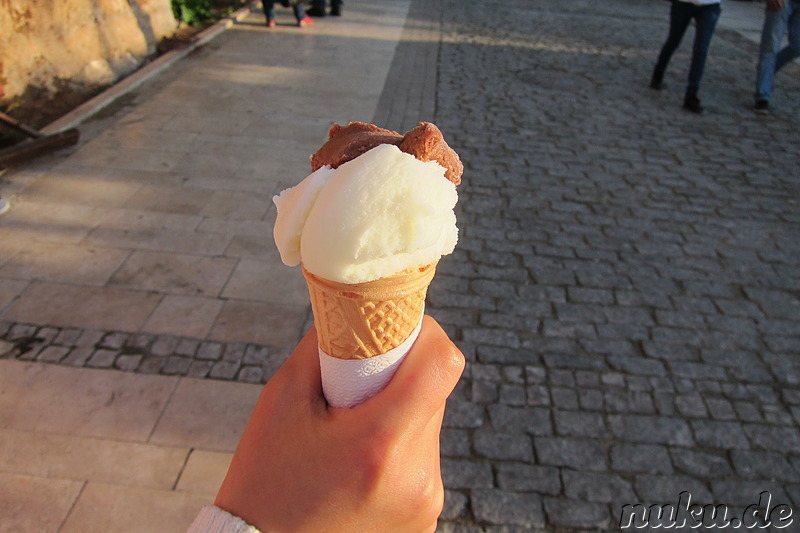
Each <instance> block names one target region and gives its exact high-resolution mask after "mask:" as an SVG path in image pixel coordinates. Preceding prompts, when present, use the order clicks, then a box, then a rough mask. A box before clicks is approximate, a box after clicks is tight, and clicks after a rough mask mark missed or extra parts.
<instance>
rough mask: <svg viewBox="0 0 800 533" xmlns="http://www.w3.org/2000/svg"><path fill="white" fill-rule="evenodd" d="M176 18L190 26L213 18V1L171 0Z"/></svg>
mask: <svg viewBox="0 0 800 533" xmlns="http://www.w3.org/2000/svg"><path fill="white" fill-rule="evenodd" d="M171 2H172V13H173V14H174V15H175V18H176V19H178V20H182V21H183V22H185V23H186V24H189V25H190V26H195V25H198V24H200V23H201V22H202V21H203V20H207V19H209V18H211V17H212V13H211V7H212V6H211V0H171Z"/></svg>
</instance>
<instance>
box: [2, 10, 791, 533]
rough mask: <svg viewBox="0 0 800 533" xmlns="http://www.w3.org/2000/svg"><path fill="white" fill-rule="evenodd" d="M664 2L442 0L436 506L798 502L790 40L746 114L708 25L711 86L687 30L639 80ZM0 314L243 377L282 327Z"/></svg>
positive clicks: (742, 89)
mask: <svg viewBox="0 0 800 533" xmlns="http://www.w3.org/2000/svg"><path fill="white" fill-rule="evenodd" d="M662 4H665V3H663V2H643V1H636V0H609V1H607V2H595V1H589V0H572V1H570V2H563V1H556V0H537V1H531V0H503V1H502V2H496V1H488V2H477V3H469V7H466V8H465V7H464V3H463V2H460V1H457V0H441V4H440V3H439V2H432V3H431V5H434V6H436V7H438V6H441V17H442V18H441V43H440V47H439V51H438V86H437V90H436V108H435V119H436V121H437V123H438V124H439V125H440V127H441V128H442V130H443V131H444V132H445V133H446V135H447V137H448V139H449V140H450V141H451V144H452V145H453V146H454V147H455V148H456V149H457V150H458V151H459V153H460V154H461V156H462V159H463V160H464V162H465V166H466V172H465V182H464V185H463V186H462V188H461V195H460V204H459V213H458V215H459V221H460V227H461V232H462V233H461V238H460V242H459V246H458V249H457V251H456V253H455V254H454V256H452V257H449V258H446V259H445V260H443V261H442V262H441V263H440V266H439V268H438V274H437V277H436V279H435V281H434V283H433V285H432V287H431V290H430V294H429V307H428V309H429V310H430V312H431V314H432V315H433V316H434V317H436V318H437V319H438V320H439V321H440V322H441V323H442V324H443V325H444V326H445V328H446V329H447V330H448V332H449V333H450V334H451V335H452V337H453V338H454V339H455V340H456V342H457V344H458V345H459V346H460V347H461V349H462V350H463V351H464V353H465V355H466V356H467V358H468V360H469V365H468V369H467V372H466V373H465V376H464V379H463V380H462V382H461V383H460V385H459V387H458V389H457V391H456V393H455V395H454V397H453V399H452V400H451V401H450V403H449V406H448V411H447V414H446V419H445V429H444V432H443V438H442V454H443V465H442V467H443V476H444V480H445V486H446V489H447V496H446V505H445V510H444V513H443V515H442V521H441V525H440V528H439V529H440V531H443V532H451V531H452V532H465V533H467V532H468V533H471V532H493V533H494V532H506V533H511V532H516V531H547V532H561V531H569V532H573V531H574V532H578V531H587V532H588V531H619V530H620V528H619V524H620V518H621V513H622V506H623V505H625V504H636V503H643V504H645V505H650V504H655V503H659V504H667V503H672V504H675V505H677V503H678V501H679V498H680V493H681V492H683V491H688V492H689V493H690V494H691V497H692V501H693V502H695V503H699V504H701V505H705V504H714V505H725V506H727V508H728V517H727V518H728V519H729V520H730V519H731V518H733V517H739V518H741V516H742V512H743V510H744V509H745V508H746V507H747V506H749V505H751V504H755V503H759V494H760V493H761V492H763V491H768V492H769V493H770V494H771V496H772V500H771V503H772V506H773V507H774V506H775V505H777V504H786V505H789V506H790V507H791V508H792V509H793V510H794V515H793V520H794V523H793V524H792V525H791V526H789V527H788V528H786V529H782V530H779V529H777V528H775V527H774V526H775V524H773V528H772V530H774V531H791V530H792V528H798V527H800V515H799V514H798V513H800V206H798V200H800V194H799V193H800V190H799V189H800V178H798V170H797V169H798V163H800V147H799V146H798V143H797V120H798V118H800V99H798V98H797V95H798V94H800V76H798V73H800V66H798V65H796V64H792V65H789V66H788V67H787V68H786V71H785V72H782V73H781V74H780V75H779V77H778V78H777V87H778V88H777V93H776V97H775V100H774V101H773V110H772V112H771V114H770V115H768V116H760V115H756V114H754V113H753V112H752V111H751V109H750V104H751V92H752V87H751V86H752V84H753V72H754V62H755V53H756V45H755V44H754V43H752V42H750V41H747V40H745V39H743V38H742V37H740V36H739V35H738V34H736V33H733V32H731V31H726V30H725V29H720V30H718V32H717V34H716V35H715V38H714V41H713V43H712V48H711V54H710V59H709V64H708V67H707V71H706V77H705V80H704V82H703V87H702V91H701V97H703V100H704V104H705V105H706V108H707V111H706V113H705V114H704V115H702V116H695V115H692V114H690V113H687V112H685V111H683V110H682V109H681V108H680V104H681V100H682V89H683V79H684V76H685V72H686V70H687V68H688V61H689V58H688V49H689V43H688V42H685V43H684V45H683V46H682V48H681V49H680V50H679V52H678V53H677V54H676V56H675V57H674V58H673V61H672V64H671V65H670V69H669V71H668V73H667V79H666V84H667V86H666V88H665V89H664V90H663V91H660V92H656V91H652V90H650V89H649V88H648V87H647V81H648V78H649V74H650V70H651V68H652V64H653V62H654V60H655V56H656V54H657V52H658V47H659V46H660V44H661V40H662V39H663V37H664V36H665V35H666V23H667V21H666V20H667V12H666V7H665V5H666V4H665V5H662ZM418 5H419V2H416V3H415V6H418ZM723 17H724V14H723ZM425 22H426V24H430V21H425ZM690 36H691V30H690V33H689V35H688V36H687V41H689V40H690ZM388 85H389V84H387V86H388ZM0 338H2V339H5V340H4V341H0V356H5V357H16V358H28V359H38V360H43V361H58V362H61V363H62V364H76V365H85V366H96V367H114V368H120V369H123V370H131V371H138V372H160V373H166V374H181V375H192V376H197V377H212V378H219V379H238V380H241V381H251V382H259V381H264V380H266V379H267V378H268V377H269V375H271V372H272V371H273V370H274V368H275V367H276V366H277V365H278V364H280V362H281V361H282V360H283V358H284V357H285V354H286V352H287V350H288V349H289V347H286V346H278V347H271V346H257V345H248V344H223V343H213V342H208V341H199V340H194V339H188V338H187V339H184V338H177V337H172V336H157V335H136V334H126V333H120V332H107V331H87V330H71V329H68V328H52V327H51V328H48V327H36V326H30V325H25V324H11V323H5V324H0ZM761 503H764V502H761ZM750 509H751V510H752V509H753V508H750ZM778 518H779V517H778V515H777V514H775V513H773V515H772V519H773V520H774V521H777V520H778ZM718 523H719V522H718ZM734 524H735V522H734ZM644 530H647V528H645V529H644ZM653 530H655V531H657V529H653ZM765 530H769V529H765ZM794 530H795V531H797V530H799V529H794Z"/></svg>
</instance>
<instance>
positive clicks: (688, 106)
mask: <svg viewBox="0 0 800 533" xmlns="http://www.w3.org/2000/svg"><path fill="white" fill-rule="evenodd" d="M683 108H684V109H685V110H687V111H691V112H692V113H696V114H698V115H699V114H700V113H702V112H703V106H702V105H700V99H699V98H698V97H697V96H687V97H686V98H685V99H684V100H683Z"/></svg>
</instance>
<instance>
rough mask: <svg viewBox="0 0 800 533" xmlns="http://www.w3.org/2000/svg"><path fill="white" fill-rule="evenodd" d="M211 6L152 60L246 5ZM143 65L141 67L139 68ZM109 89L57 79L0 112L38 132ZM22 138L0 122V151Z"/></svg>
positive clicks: (218, 2)
mask: <svg viewBox="0 0 800 533" xmlns="http://www.w3.org/2000/svg"><path fill="white" fill-rule="evenodd" d="M212 3H213V9H212V13H213V15H214V17H213V18H211V19H209V20H206V21H204V22H203V23H202V24H200V25H197V26H189V25H187V24H184V23H181V24H180V26H179V27H178V28H177V30H176V31H175V33H174V34H173V36H171V37H169V38H166V39H162V40H161V42H159V43H158V52H157V55H156V56H155V57H158V56H159V55H162V54H164V53H166V52H169V51H170V50H173V49H176V48H180V47H182V46H186V45H187V44H189V43H190V42H191V40H192V39H193V38H194V36H195V35H196V34H198V33H199V32H201V31H202V30H204V29H206V28H207V27H209V26H211V25H212V24H214V23H215V22H217V20H220V19H222V18H224V17H225V16H227V15H228V14H230V13H231V12H232V11H234V10H236V9H238V8H240V7H242V6H244V5H246V4H247V3H248V2H247V0H213V2H212ZM155 57H154V58H151V60H152V59H155ZM145 64H146V63H143V64H142V65H140V68H141V67H142V66H144V65H145ZM118 81H119V80H118ZM108 87H109V86H99V87H86V86H82V85H79V84H77V83H73V82H71V81H70V80H58V82H57V83H56V90H55V91H48V90H45V89H42V88H40V87H29V88H28V90H27V91H25V93H24V94H22V96H20V97H18V98H15V99H14V101H13V102H9V103H8V104H7V105H6V106H4V107H0V111H2V112H4V113H6V114H7V115H9V116H11V117H13V118H14V119H16V120H18V121H20V122H22V123H23V124H25V125H27V126H30V127H31V128H34V129H41V128H43V127H44V126H46V125H47V124H50V123H51V122H53V121H55V120H57V119H58V118H60V117H62V116H64V115H65V114H67V113H69V112H70V111H72V110H73V109H75V108H76V107H78V106H79V105H81V104H82V103H84V102H86V101H87V100H89V99H91V98H92V97H94V96H95V95H97V94H99V93H101V92H103V91H104V90H106V89H107V88H108ZM24 138H25V137H24V136H21V135H19V134H17V133H15V132H14V131H13V130H9V129H8V128H6V127H5V126H3V125H2V123H0V149H2V148H5V147H8V146H11V145H13V144H15V143H17V142H19V141H21V140H23V139H24Z"/></svg>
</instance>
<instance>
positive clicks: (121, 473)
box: [0, 0, 419, 533]
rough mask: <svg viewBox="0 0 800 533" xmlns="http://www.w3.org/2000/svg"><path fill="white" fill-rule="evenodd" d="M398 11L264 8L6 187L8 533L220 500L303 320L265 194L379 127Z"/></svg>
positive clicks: (1, 503) (0, 246)
mask: <svg viewBox="0 0 800 533" xmlns="http://www.w3.org/2000/svg"><path fill="white" fill-rule="evenodd" d="M348 7H349V6H348ZM408 8H409V2H408V1H396V0H373V1H371V2H360V3H359V5H358V6H353V7H352V8H350V9H348V10H347V12H346V13H345V16H344V17H342V18H341V19H334V18H329V19H325V20H320V21H318V22H317V24H315V25H314V26H312V27H310V28H305V29H302V30H299V29H297V28H296V27H293V26H292V19H291V15H290V12H289V11H288V10H283V11H281V10H279V25H278V27H277V28H275V29H272V30H268V29H267V28H265V27H264V21H263V15H262V14H261V12H260V10H259V11H258V12H255V13H253V14H251V15H250V16H247V17H246V18H244V19H243V20H242V21H240V22H239V23H237V24H235V25H234V26H233V27H232V28H231V29H229V30H227V31H226V32H224V33H223V34H221V35H219V36H217V37H216V38H215V39H214V40H212V41H211V42H210V43H208V44H206V45H205V46H204V47H202V48H200V49H198V50H197V51H195V52H194V53H192V54H191V55H190V56H189V57H187V58H185V59H183V60H181V61H180V62H178V63H176V64H174V65H172V66H171V67H170V68H169V69H168V70H167V71H163V72H162V73H160V74H159V75H158V77H157V78H156V79H154V80H150V81H149V82H147V83H144V84H142V85H141V86H139V87H138V88H136V89H135V90H134V91H133V92H131V93H129V94H127V95H125V96H123V97H122V98H121V100H119V101H117V102H115V103H113V104H111V105H110V106H109V107H108V108H105V109H103V110H102V111H101V112H100V113H99V116H94V117H91V118H89V120H88V121H87V122H85V123H83V124H81V126H80V127H81V134H82V138H81V144H80V146H79V147H77V148H76V149H74V150H68V151H64V152H60V153H58V154H56V155H55V156H53V157H50V158H46V159H43V160H41V161H37V162H35V163H34V164H30V165H28V166H27V167H24V168H21V169H18V170H15V171H13V172H10V173H8V174H7V175H6V176H4V177H3V189H2V194H3V197H5V198H9V199H11V200H12V202H13V208H12V210H11V211H10V212H9V213H7V214H6V215H4V216H3V218H2V219H0V335H1V336H2V337H3V338H5V339H7V340H5V341H0V356H3V355H5V356H6V357H13V358H14V359H16V360H14V359H8V358H6V359H0V517H2V518H0V531H2V532H6V531H9V532H11V531H13V532H18V533H20V532H28V531H42V532H45V531H52V532H56V531H58V532H62V533H66V532H71V531H80V532H82V533H89V532H93V531H98V532H99V531H111V530H114V531H118V532H124V531H130V532H156V531H160V532H168V531H169V532H175V533H178V532H182V531H185V529H186V528H187V527H188V525H189V523H190V522H191V520H192V519H193V518H194V516H195V515H196V513H197V511H198V510H199V508H200V506H202V505H203V504H204V503H208V502H211V501H213V497H214V495H215V494H216V491H217V488H218V487H219V484H220V482H221V481H222V477H223V476H224V473H225V471H226V469H227V463H228V462H229V460H230V455H231V453H232V451H233V450H234V448H235V446H236V443H237V442H238V437H239V434H240V432H241V430H242V428H243V427H244V424H245V423H246V421H247V418H248V417H249V414H250V411H251V409H252V406H253V404H254V402H255V399H256V397H257V395H258V392H259V390H260V385H258V384H257V383H260V382H262V381H265V380H266V379H267V378H268V375H269V374H270V373H271V372H272V371H274V369H275V368H276V367H277V366H278V365H279V364H280V362H281V361H282V360H283V358H284V357H285V356H286V352H287V350H288V349H289V348H290V347H291V346H293V345H294V344H295V343H296V342H297V341H298V340H299V338H300V335H301V333H302V331H304V329H305V328H306V327H307V322H308V320H309V315H310V312H309V306H308V303H307V301H308V295H307V292H306V289H305V283H304V281H303V280H302V277H301V276H300V275H299V273H298V272H297V271H296V269H289V268H286V267H284V266H283V265H282V264H281V263H280V260H279V257H278V254H277V250H276V249H275V246H274V244H273V242H272V225H273V221H274V216H275V212H274V207H273V206H272V202H271V198H272V195H273V194H276V193H278V192H279V191H280V190H281V189H283V188H284V187H286V186H289V185H291V184H294V183H295V182H296V181H298V180H299V179H301V178H302V177H304V176H305V175H306V174H308V172H309V171H310V169H309V165H308V157H309V154H311V153H312V152H314V151H315V150H316V148H317V147H318V146H319V145H320V144H321V143H322V142H323V140H324V139H325V137H326V134H327V131H328V129H329V128H330V126H331V125H332V124H333V122H334V121H339V122H343V123H346V122H347V121H354V120H362V121H371V120H372V119H373V115H374V114H375V110H376V106H377V103H378V98H379V97H380V95H381V92H382V90H383V86H384V81H385V79H386V77H387V73H388V70H389V68H390V66H391V60H392V56H393V53H394V50H395V47H396V45H397V41H398V39H399V38H400V35H401V32H402V30H403V24H404V21H405V18H406V14H407V12H408ZM416 31H419V30H416ZM28 348H30V351H28V352H26V353H24V354H22V355H20V351H21V350H23V349H28ZM187 355H189V356H190V358H187V357H186V356H187ZM191 356H195V357H194V358H191ZM31 359H36V361H34V362H26V361H25V360H31ZM43 361H44V362H51V363H52V362H60V363H61V364H62V365H63V366H53V365H48V364H45V363H44V362H43ZM243 363H244V364H243ZM148 365H149V366H148ZM75 366H80V367H86V368H75ZM190 367H191V368H190ZM106 368H116V369H123V370H136V371H138V372H139V373H130V372H116V371H113V370H107V369H106ZM142 372H144V373H142ZM152 372H156V373H159V372H160V373H162V374H165V373H166V374H174V375H172V376H165V375H152V374H151V373H152ZM231 372H232V373H231ZM187 374H188V375H193V376H203V377H205V376H211V377H217V378H225V379H230V378H233V379H236V378H237V375H238V378H239V379H240V380H241V381H249V382H252V383H250V384H248V383H236V382H230V381H224V380H214V379H208V380H204V379H195V378H192V377H179V375H184V376H185V375H187ZM254 383H255V384H254Z"/></svg>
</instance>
